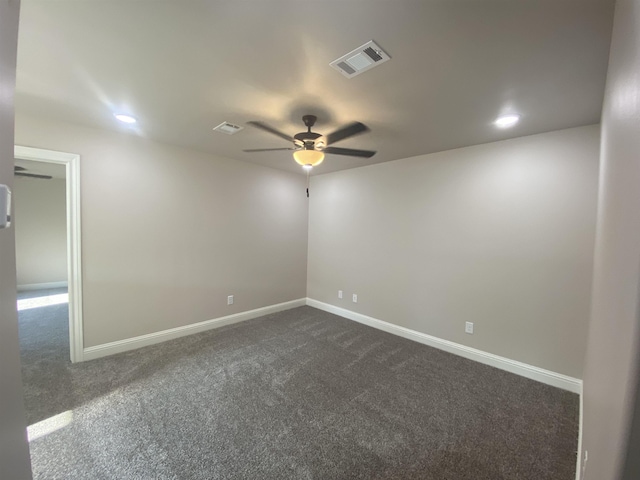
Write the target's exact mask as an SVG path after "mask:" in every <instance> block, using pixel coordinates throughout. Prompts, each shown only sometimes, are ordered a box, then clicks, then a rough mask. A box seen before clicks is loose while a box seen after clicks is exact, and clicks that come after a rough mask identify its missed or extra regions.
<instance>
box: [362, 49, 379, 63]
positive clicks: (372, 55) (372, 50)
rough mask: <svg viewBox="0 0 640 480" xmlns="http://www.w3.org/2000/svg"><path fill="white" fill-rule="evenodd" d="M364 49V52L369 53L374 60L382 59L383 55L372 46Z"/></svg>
mask: <svg viewBox="0 0 640 480" xmlns="http://www.w3.org/2000/svg"><path fill="white" fill-rule="evenodd" d="M363 51H364V53H366V54H367V55H369V57H370V58H371V60H373V61H374V62H379V61H380V60H382V56H381V55H380V54H379V53H378V52H376V51H375V50H374V49H373V48H371V47H368V48H365V49H364V50H363Z"/></svg>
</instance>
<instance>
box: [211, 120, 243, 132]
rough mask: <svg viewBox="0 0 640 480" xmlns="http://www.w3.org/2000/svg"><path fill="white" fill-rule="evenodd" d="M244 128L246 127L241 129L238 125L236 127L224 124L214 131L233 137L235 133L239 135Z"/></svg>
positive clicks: (231, 124)
mask: <svg viewBox="0 0 640 480" xmlns="http://www.w3.org/2000/svg"><path fill="white" fill-rule="evenodd" d="M243 128H244V127H240V126H238V125H234V124H233V123H229V122H222V123H221V124H220V125H218V126H217V127H216V128H214V130H215V131H216V132H222V133H226V134H227V135H233V134H234V133H238V132H239V131H240V130H242V129H243Z"/></svg>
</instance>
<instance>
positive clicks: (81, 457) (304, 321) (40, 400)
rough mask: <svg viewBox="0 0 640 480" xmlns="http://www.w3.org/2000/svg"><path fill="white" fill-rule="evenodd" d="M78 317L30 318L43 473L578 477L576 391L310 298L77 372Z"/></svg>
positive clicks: (36, 464)
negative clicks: (67, 419) (43, 425)
mask: <svg viewBox="0 0 640 480" xmlns="http://www.w3.org/2000/svg"><path fill="white" fill-rule="evenodd" d="M36 314H44V315H43V316H42V317H41V318H39V319H37V320H36V319H35V316H36ZM65 315H66V308H65V307H64V306H62V307H46V308H41V309H35V310H27V311H25V312H21V314H20V328H21V335H22V347H23V348H22V354H23V361H24V364H23V371H24V381H25V389H26V405H27V411H28V416H29V421H30V423H35V422H38V421H40V420H43V419H46V418H49V417H51V416H53V415H56V414H60V413H61V412H65V411H70V410H71V411H72V412H73V420H72V422H71V423H70V424H69V425H68V426H65V427H63V428H61V429H59V430H56V431H54V432H52V433H49V434H48V435H46V436H43V437H40V438H38V439H35V440H33V441H32V442H31V456H32V461H33V470H34V476H35V478H36V479H92V480H93V479H203V480H204V479H206V480H210V479H352V478H353V479H356V478H361V479H433V480H436V479H437V480H442V479H452V480H453V479H455V480H457V479H460V480H462V479H470V480H471V479H473V480H483V479H486V480H501V479H531V480H545V479H548V480H551V479H554V480H555V479H557V480H570V479H573V478H574V476H575V473H574V471H575V460H576V456H575V451H576V448H577V429H578V427H577V425H578V397H577V395H574V394H571V393H568V392H565V391H562V390H559V389H555V388H552V387H549V386H546V385H543V384H540V383H537V382H534V381H531V380H527V379H524V378H521V377H518V376H516V375H512V374H509V373H506V372H503V371H500V370H497V369H493V368H491V367H487V366H485V365H481V364H477V363H474V362H471V361H469V360H465V359H462V358H459V357H456V356H454V355H451V354H447V353H444V352H441V351H439V350H435V349H432V348H429V347H426V346H424V345H420V344H417V343H414V342H411V341H409V340H405V339H402V338H399V337H395V336H393V335H389V334H386V333H383V332H380V331H377V330H374V329H372V328H368V327H366V326H363V325H360V324H357V323H355V322H351V321H349V320H345V319H342V318H340V317H337V316H334V315H331V314H328V313H325V312H322V311H319V310H316V309H313V308H310V307H301V308H296V309H294V310H289V311H286V312H281V313H278V314H274V315H269V316H266V317H262V318H260V319H256V320H251V321H248V322H244V323H240V324H237V325H232V326H228V327H224V328H222V329H218V330H212V331H210V332H206V333H202V334H198V335H194V336H191V337H186V338H182V339H178V340H175V341H171V342H167V343H164V344H161V345H156V346H152V347H147V348H144V349H140V350H137V351H134V352H128V353H125V354H121V355H117V356H114V357H110V358H105V359H100V360H96V361H92V362H86V363H83V364H76V365H72V364H70V363H69V362H68V360H67V358H68V352H67V351H66V350H65V349H67V348H68V346H67V345H66V342H67V339H66V335H67V331H66V326H65V322H66V321H67V320H66V317H65ZM54 332H56V333H54ZM62 350H65V351H64V352H62Z"/></svg>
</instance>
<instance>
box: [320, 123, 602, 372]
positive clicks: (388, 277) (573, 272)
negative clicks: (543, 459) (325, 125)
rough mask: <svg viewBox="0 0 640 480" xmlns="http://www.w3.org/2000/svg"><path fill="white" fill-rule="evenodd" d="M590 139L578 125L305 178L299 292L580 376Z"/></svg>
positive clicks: (593, 186)
mask: <svg viewBox="0 0 640 480" xmlns="http://www.w3.org/2000/svg"><path fill="white" fill-rule="evenodd" d="M598 145H599V129H598V127H597V126H587V127H580V128H576V129H569V130H563V131H556V132H551V133H546V134H542V135H534V136H529V137H522V138H517V139H513V140H508V141H503V142H496V143H491V144H485V145H478V146H474V147H468V148H461V149H457V150H449V151H446V152H441V153H436V154H432V155H422V156H418V157H413V158H408V159H404V160H399V161H396V162H389V163H383V164H378V165H372V166H369V167H364V168H359V169H355V170H346V171H342V172H336V173H330V174H326V175H320V176H318V177H312V181H311V198H310V207H309V208H310V212H309V217H310V224H309V266H308V296H309V297H311V298H313V299H316V300H320V301H322V302H326V303H330V304H332V305H336V306H339V307H343V308H346V309H348V310H352V311H355V312H358V313H362V314H365V315H369V316H371V317H374V318H377V319H380V320H384V321H386V322H390V323H393V324H397V325H400V326H403V327H407V328H410V329H413V330H416V331H418V332H422V333H426V334H429V335H433V336H436V337H439V338H442V339H445V340H449V341H453V342H457V343H460V344H463V345H467V346H470V347H474V348H477V349H480V350H483V351H486V352H490V353H493V354H497V355H501V356H504V357H507V358H510V359H514V360H518V361H521V362H525V363H528V364H531V365H535V366H537V367H541V368H545V369H549V370H552V371H555V372H559V373H562V374H565V375H569V376H572V377H576V378H582V367H583V359H584V352H585V344H586V334H587V323H588V317H589V294H590V290H591V276H592V266H593V263H592V261H593V248H594V235H595V219H596V203H597V184H598V182H597V176H598V154H599V150H598V149H599V146H598ZM339 289H341V290H344V293H345V295H344V298H343V299H342V300H339V299H338V297H337V292H338V290H339ZM353 293H357V294H358V303H357V304H355V303H352V301H351V295H352V294H353ZM467 321H470V322H474V324H475V334H474V335H466V334H465V333H464V325H465V322H467Z"/></svg>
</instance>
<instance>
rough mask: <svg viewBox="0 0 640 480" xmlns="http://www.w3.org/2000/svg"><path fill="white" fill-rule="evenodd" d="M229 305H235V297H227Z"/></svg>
mask: <svg viewBox="0 0 640 480" xmlns="http://www.w3.org/2000/svg"><path fill="white" fill-rule="evenodd" d="M227 305H233V295H229V296H228V297H227Z"/></svg>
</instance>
